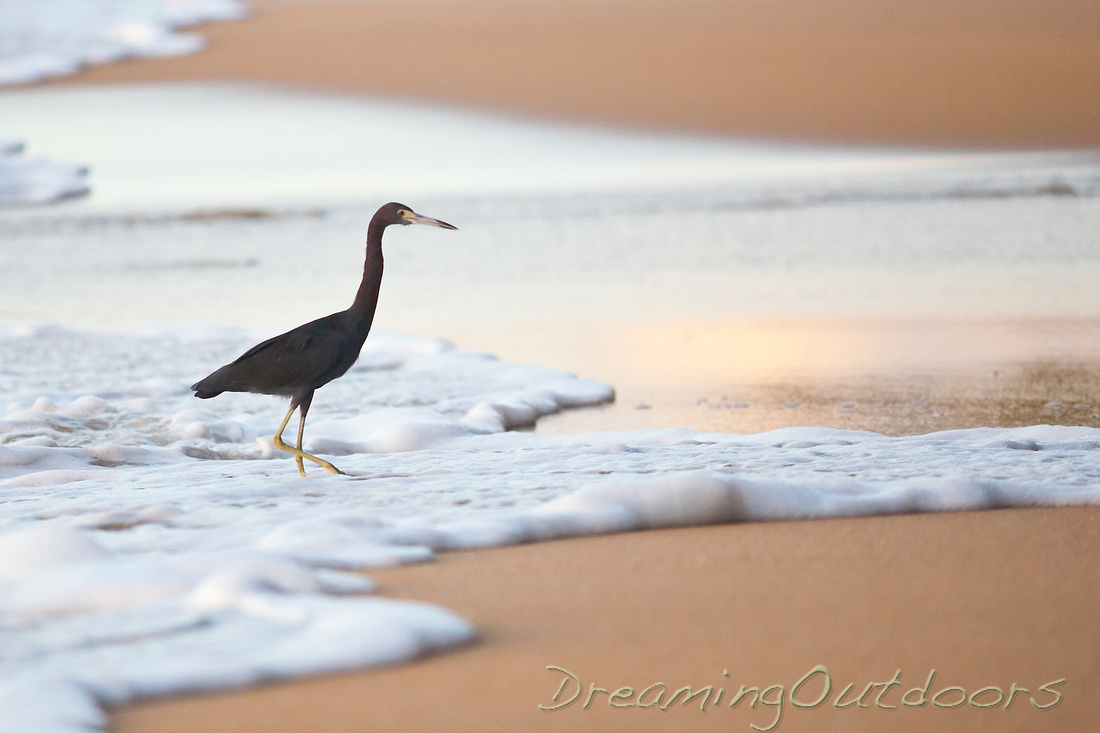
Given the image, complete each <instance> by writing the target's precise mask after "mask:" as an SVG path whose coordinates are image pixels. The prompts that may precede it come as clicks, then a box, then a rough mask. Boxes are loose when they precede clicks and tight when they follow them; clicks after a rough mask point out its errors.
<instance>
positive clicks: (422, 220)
mask: <svg viewBox="0 0 1100 733" xmlns="http://www.w3.org/2000/svg"><path fill="white" fill-rule="evenodd" d="M405 221H407V222H409V223H410V224H427V225H428V226H430V227H439V228H440V229H455V230H457V229H458V227H456V226H454V225H452V224H448V223H447V222H445V221H440V220H439V219H433V218H432V217H430V216H421V215H420V214H412V215H411V216H408V217H406V218H405Z"/></svg>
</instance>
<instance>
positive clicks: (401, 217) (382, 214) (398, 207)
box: [375, 202, 458, 229]
mask: <svg viewBox="0 0 1100 733" xmlns="http://www.w3.org/2000/svg"><path fill="white" fill-rule="evenodd" d="M375 218H378V219H381V221H382V222H384V223H385V224H401V225H406V226H407V225H409V224H427V225H428V226H433V227H439V228H441V229H458V227H456V226H452V225H451V224H448V223H447V222H445V221H440V220H439V219H433V218H431V217H430V216H421V215H420V214H418V213H416V212H415V211H413V210H412V209H410V208H409V207H408V206H405V204H399V203H397V202H391V203H388V204H386V205H385V206H383V207H382V208H381V209H379V210H378V213H377V214H375Z"/></svg>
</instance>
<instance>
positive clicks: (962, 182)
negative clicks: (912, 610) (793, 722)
mask: <svg viewBox="0 0 1100 733" xmlns="http://www.w3.org/2000/svg"><path fill="white" fill-rule="evenodd" d="M257 116H262V117H263V118H264V119H266V120H269V122H270V124H268V125H266V126H265V132H264V133H263V134H256V133H255V131H254V125H252V124H251V122H252V121H254V120H255V119H256V118H257ZM0 118H2V119H4V120H5V124H11V125H13V126H14V127H15V128H17V129H16V133H17V134H19V135H26V136H28V137H31V134H30V133H28V132H26V131H27V130H32V129H33V139H34V140H35V141H37V142H38V143H40V144H41V145H43V146H45V148H46V149H49V150H51V151H53V152H54V153H55V154H57V155H58V156H62V157H65V158H72V159H74V160H82V161H85V162H86V163H87V164H88V166H89V168H90V173H89V174H88V175H87V177H86V179H85V180H86V182H87V184H88V185H89V186H90V189H91V190H90V193H89V194H88V195H87V196H84V197H83V198H81V199H79V200H75V201H68V202H65V203H62V204H59V205H55V206H48V207H34V208H10V209H7V210H5V211H3V212H0V275H2V277H3V282H4V288H3V289H0V323H2V324H4V325H3V326H2V328H0V731H7V730H12V731H30V730H33V731H42V730H56V731H70V730H88V729H89V728H91V729H96V728H100V727H103V726H104V725H105V717H104V714H103V712H102V710H101V705H103V704H112V703H120V702H125V701H127V700H133V699H136V698H139V697H142V696H147V695H154V694H165V693H174V692H185V691H194V690H204V689H211V688H215V687H226V686H234V685H244V684H250V683H255V682H258V681H262V680H270V679H280V678H287V677H293V676H300V675H306V674H316V673H322V672H330V671H335V670H344V669H354V668H360V667H363V666H369V665H372V664H381V663H394V662H399V661H402V660H408V659H412V658H415V657H416V656H418V655H421V654H425V653H427V652H429V651H435V650H441V649H445V648H447V647H449V646H453V645H456V644H463V643H467V642H469V641H470V640H471V639H475V638H476V635H477V629H476V628H474V627H473V626H472V625H471V624H470V623H468V622H467V621H466V620H464V619H462V618H461V617H460V616H459V615H457V614H455V613H454V612H452V611H450V610H448V609H443V608H439V607H434V606H429V605H426V604H415V603H408V602H402V601H396V600H393V599H388V598H383V597H378V596H376V595H373V594H372V590H373V585H372V583H371V581H370V580H369V579H368V578H367V577H365V576H364V575H363V574H361V573H358V572H353V571H357V570H362V569H369V568H370V567H377V566H380V565H392V564H399V563H411V562H430V561H431V560H432V558H433V557H434V556H435V555H436V553H439V552H444V551H447V550H450V549H455V548H471V547H496V546H502V545H508V544H514V543H518V542H531V541H539V540H546V539H551V538H555V537H568V536H576V535H582V534H590V533H598V532H614V531H627V530H631V529H640V528H647V527H669V526H683V525H691V524H700V523H708V522H737V521H767V520H775V519H796V518H817V517H838V516H865V515H871V514H888V513H900V512H934V511H954V510H962V509H988V508H994V507H1008V506H1013V507H1021V506H1060V505H1070V504H1096V503H1100V430H1095V429H1091V428H1085V427H1059V426H1043V425H1040V426H1032V427H1027V428H1019V429H1011V430H1009V429H992V428H976V429H971V430H960V431H948V432H937V433H931V434H927V435H918V436H910V437H906V438H890V437H885V436H883V435H879V434H876V433H870V432H857V431H840V430H833V429H828V428H821V427H813V426H807V427H802V428H794V429H785V430H780V431H773V432H768V433H761V434H753V435H732V434H724V433H701V432H695V431H691V430H687V429H682V428H671V429H663V430H652V431H627V432H601V433H589V434H580V435H564V436H547V435H539V434H534V433H532V432H529V431H526V430H522V429H521V428H528V427H530V426H531V425H533V424H535V423H536V422H537V421H538V420H539V419H540V418H541V417H543V416H546V415H550V414H554V413H555V412H558V411H561V410H566V409H572V408H576V407H583V406H586V405H596V404H601V403H605V402H606V401H607V400H609V399H612V398H613V396H614V386H613V385H608V384H601V383H599V382H597V381H593V380H589V379H584V378H583V377H584V375H580V376H575V375H573V374H570V373H567V372H563V371H559V370H554V369H548V368H545V367H540V366H532V365H521V364H512V363H508V362H503V361H500V360H498V359H496V358H495V357H493V356H492V355H490V354H485V353H478V352H474V351H469V350H465V349H462V348H457V347H455V346H454V345H452V344H451V343H449V342H448V341H447V340H446V336H447V335H448V331H449V330H450V329H451V328H453V327H457V326H459V325H462V324H465V325H469V324H492V323H497V324H499V323H508V324H512V325H519V326H522V325H524V324H538V323H547V322H556V323H569V322H585V321H599V322H603V323H608V324H614V323H622V322H639V321H661V320H662V319H664V320H672V319H677V318H711V319H714V320H722V319H730V318H734V319H745V320H753V319H758V320H767V319H783V318H789V319H807V318H823V319H824V318H857V317H860V316H861V315H862V316H866V315H867V314H873V315H874V316H876V317H894V318H913V317H932V318H935V317H941V318H942V317H953V316H954V317H969V318H974V317H986V318H996V317H999V318H1020V317H1025V318H1027V317H1031V318H1040V317H1045V318H1058V317H1065V316H1067V315H1074V316H1077V317H1097V316H1100V307H1098V306H1100V304H1098V302H1097V299H1096V298H1095V295H1094V284H1095V282H1096V281H1097V276H1098V275H1100V250H1098V247H1097V243H1096V232H1097V222H1098V221H1100V162H1098V160H1097V157H1096V156H1095V155H1094V154H1091V153H1087V152H1085V153H1031V154H972V153H950V152H921V151H882V150H852V149H840V150H838V149H819V148H812V147H782V146H775V145H759V144H748V143H744V142H738V141H727V140H715V139H698V138H683V137H674V136H645V135H638V134H625V133H619V132H616V131H612V130H598V129H597V130H594V129H586V128H577V127H559V126H550V125H543V124H535V123H528V122H524V121H522V120H513V119H502V118H497V117H489V116H479V115H476V114H472V113H469V112H459V111H455V110H446V109H433V108H430V107H424V106H406V105H400V104H396V103H393V102H385V101H369V100H351V99H341V98H326V97H319V96H316V95H305V94H295V93H291V92H286V91H278V90H271V89H264V88H254V87H252V88H243V89H242V88H234V87H224V86H217V85H212V86H204V85H195V86H167V87H132V88H113V89H80V90H52V89H51V90H22V91H13V92H9V93H5V94H2V95H0ZM391 198H393V199H398V200H405V202H406V203H409V204H411V205H412V206H413V207H414V208H415V209H417V210H418V211H421V212H422V213H425V214H428V215H431V216H436V217H439V218H442V219H444V220H447V221H451V222H452V223H454V224H456V225H457V226H459V228H460V230H459V231H458V232H442V231H439V230H428V229H426V228H420V227H411V228H408V229H398V230H393V231H389V232H388V233H387V236H386V256H387V274H386V279H385V283H384V285H383V293H382V302H381V305H380V308H379V313H378V318H377V321H376V328H377V329H378V330H377V331H376V332H375V333H373V334H372V335H371V337H370V338H369V339H368V341H367V344H366V346H365V348H364V351H363V354H362V357H361V359H360V361H359V363H358V365H357V366H356V367H355V368H354V369H353V370H352V371H351V372H350V373H349V374H348V375H347V376H345V377H344V378H342V379H341V380H338V381H337V382H334V383H333V384H331V385H329V386H327V387H325V388H324V389H322V390H320V391H319V392H318V394H317V397H316V399H315V401H314V405H313V408H312V410H311V413H310V421H309V423H308V425H307V430H306V448H307V450H310V451H313V452H317V453H319V454H322V455H325V456H326V457H329V458H330V459H331V460H332V461H333V462H334V463H336V464H337V465H338V466H340V468H341V469H343V470H344V471H346V472H347V474H348V475H346V476H330V475H325V474H323V473H321V472H320V471H319V470H311V471H310V472H309V475H308V476H307V477H306V478H299V477H298V475H297V470H296V468H295V466H294V462H293V460H292V459H291V458H290V457H289V456H287V455H286V454H283V453H281V452H280V451H277V450H275V449H274V447H273V444H272V440H271V436H272V433H273V431H274V429H275V427H276V426H277V424H278V422H279V420H280V419H281V417H282V415H283V412H284V410H285V402H284V401H283V400H280V399H278V398H272V397H266V396H262V395H239V394H238V395H223V396H221V397H218V398H217V399H215V400H213V401H199V400H196V399H194V398H193V397H192V396H191V394H190V391H189V389H188V385H189V384H191V383H192V382H194V381H195V380H196V379H198V378H200V377H202V376H204V375H205V374H206V373H208V372H209V371H211V370H213V369H214V368H216V367H217V366H219V365H221V364H223V363H225V362H227V361H229V360H231V359H232V358H234V357H235V356H236V355H238V354H239V353H241V352H242V351H243V350H244V349H246V348H247V347H248V346H250V345H251V344H253V343H255V342H256V341H258V340H260V339H261V338H264V337H266V336H268V335H271V334H272V333H275V332H278V330H280V329H285V328H289V327H292V326H294V325H297V324H298V323H301V322H304V321H307V320H310V319H312V318H316V317H318V316H321V315H324V314H326V313H328V312H331V311H333V310H337V309H340V308H343V307H346V305H347V304H348V302H349V301H350V298H351V296H352V295H353V293H354V291H355V287H356V285H357V282H358V279H359V276H360V273H361V268H362V256H363V248H362V239H363V234H364V229H365V226H366V222H367V221H368V219H369V217H370V215H371V213H372V212H373V210H374V208H375V207H377V206H378V205H379V204H381V203H383V202H384V201H386V200H388V199H391ZM408 330H416V331H419V332H420V333H422V334H427V335H426V336H413V335H408V334H407V333H404V331H408ZM291 431H293V424H292V426H291ZM311 468H312V467H311ZM307 470H309V469H307Z"/></svg>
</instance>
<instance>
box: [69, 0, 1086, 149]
mask: <svg viewBox="0 0 1100 733" xmlns="http://www.w3.org/2000/svg"><path fill="white" fill-rule="evenodd" d="M253 7H254V14H253V15H252V17H250V18H249V19H248V20H245V21H242V22H231V23H223V24H215V25H210V26H208V27H204V28H203V29H202V32H203V33H204V35H205V36H206V37H207V39H208V41H209V46H208V50H206V51H205V52H203V53H201V54H198V55H194V56H187V57H183V58H175V59H144V60H136V61H130V62H127V63H123V64H117V65H111V66H101V67H95V68H91V69H89V70H87V71H85V72H83V73H82V74H80V75H79V76H77V77H75V78H74V79H72V80H64V81H60V82H56V83H63V84H71V83H87V84H95V83H105V82H111V83H113V82H138V81H150V80H165V81H180V80H203V79H206V80H209V79H219V80H235V81H263V82H272V83H277V84H289V85H296V86H301V87H308V88H311V89H324V90H330V91H340V92H352V93H369V94H380V95H386V96H393V97H399V98H409V99H429V100H434V101H444V102H451V103H454V104H457V105H465V106H473V107H479V108H489V109H496V110H503V111H506V112H514V113H520V114H525V115H535V116H538V117H542V118H550V119H572V120H581V121H591V122H602V123H608V124H615V125H630V126H644V127H650V128H658V129H674V130H688V131H695V132H703V133H719V134H735V135H742V136H749V137H756V138H765V139H786V140H813V141H819V142H820V141H836V142H847V143H863V144H867V143H888V144H902V145H936V146H948V147H951V146H970V147H974V146H977V147H994V148H998V147H1045V148H1057V147H1090V146H1095V145H1097V144H1100V133H1098V132H1097V131H1098V130H1100V107H1098V105H1097V104H1096V103H1095V102H1096V89H1097V88H1098V87H1100V43H1098V32H1097V30H1096V29H1097V28H1100V9H1098V8H1097V6H1096V5H1095V4H1094V3H1089V2H1084V1H1081V2H1075V1H1074V0H1057V1H1056V2H1047V3H1036V2H1030V1H1027V0H1012V1H1011V2H1004V3H997V4H996V6H993V5H990V4H988V3H983V2H979V1H977V0H965V1H963V2H946V1H942V2H941V1H939V0H927V1H925V2H919V3H905V4H893V3H892V4H883V3H880V2H875V1H874V0H828V1H827V2H815V3H813V4H812V6H808V5H806V4H805V3H800V2H797V1H796V0H781V1H780V2H771V1H769V0H737V1H736V2H715V1H714V0H689V1H688V2H676V3H672V2H657V1H654V0H644V1H643V2H631V3H626V2H587V1H585V0H553V1H549V0H542V1H536V2H516V1H515V0H468V1H467V2H462V3H454V2H447V1H446V0H443V1H442V2H429V1H427V0H418V1H417V2H413V3H410V2H406V1H404V0H401V1H398V2H393V1H389V2H387V0H378V1H376V2H354V1H353V2H346V1H345V2H330V1H328V0H322V1H310V2H285V1H284V0H262V1H261V2H256V3H254V4H253Z"/></svg>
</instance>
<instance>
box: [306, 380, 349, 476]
mask: <svg viewBox="0 0 1100 733" xmlns="http://www.w3.org/2000/svg"><path fill="white" fill-rule="evenodd" d="M311 402H313V393H312V392H310V393H309V394H308V395H306V396H305V397H304V398H303V399H302V404H301V405H300V406H299V408H298V409H299V410H300V411H301V415H302V417H301V419H300V420H298V452H299V454H297V455H295V458H297V460H298V472H299V473H301V474H302V475H303V476H304V475H305V471H304V470H303V468H302V458H308V459H310V460H311V461H314V462H315V463H317V465H319V466H324V467H325V473H338V474H340V475H341V476H344V475H346V474H344V472H343V471H341V470H340V469H339V468H337V467H336V466H334V465H332V464H331V463H329V462H328V461H325V460H322V459H320V458H318V457H317V456H311V455H310V454H309V453H306V452H305V451H304V450H302V436H303V435H304V434H305V432H306V413H308V412H309V405H310V403H311Z"/></svg>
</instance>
